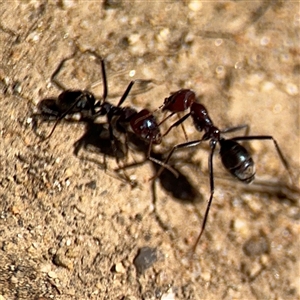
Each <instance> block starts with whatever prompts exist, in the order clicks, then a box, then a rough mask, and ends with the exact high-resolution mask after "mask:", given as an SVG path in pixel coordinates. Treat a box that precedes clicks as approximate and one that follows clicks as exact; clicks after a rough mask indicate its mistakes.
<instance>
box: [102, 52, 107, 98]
mask: <svg viewBox="0 0 300 300" xmlns="http://www.w3.org/2000/svg"><path fill="white" fill-rule="evenodd" d="M101 71H102V80H103V94H102V99H103V102H105V101H106V98H107V95H108V88H107V76H106V70H105V62H104V59H102V58H101Z"/></svg>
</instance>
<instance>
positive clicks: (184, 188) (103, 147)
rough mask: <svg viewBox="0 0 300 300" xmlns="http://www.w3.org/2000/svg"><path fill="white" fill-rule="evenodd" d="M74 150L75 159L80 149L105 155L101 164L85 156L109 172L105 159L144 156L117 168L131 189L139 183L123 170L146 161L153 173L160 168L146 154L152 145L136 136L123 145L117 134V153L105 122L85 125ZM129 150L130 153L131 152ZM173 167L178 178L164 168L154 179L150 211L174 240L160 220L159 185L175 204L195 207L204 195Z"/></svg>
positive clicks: (157, 156) (161, 157) (156, 155)
mask: <svg viewBox="0 0 300 300" xmlns="http://www.w3.org/2000/svg"><path fill="white" fill-rule="evenodd" d="M73 146H74V150H73V154H74V155H75V156H78V155H79V152H80V151H81V149H83V150H86V151H87V152H90V153H95V154H100V155H103V163H102V164H101V163H100V162H99V161H97V160H96V159H92V158H89V157H86V156H84V159H86V160H88V161H89V162H92V163H95V164H97V165H98V166H99V165H101V167H102V169H105V170H107V162H106V157H107V156H108V157H111V158H115V159H116V160H117V161H119V160H121V161H126V159H127V156H128V153H129V152H131V151H132V152H133V153H142V154H144V159H143V160H142V161H141V162H135V163H133V164H129V165H124V166H120V167H119V168H118V169H115V170H114V173H115V174H116V176H117V177H118V178H119V179H120V180H121V181H125V182H126V183H128V184H130V185H131V187H132V188H135V187H136V186H138V183H135V184H134V183H132V181H130V179H129V177H128V176H126V175H125V178H124V177H123V176H122V175H123V174H120V173H121V171H125V169H129V168H136V167H139V166H141V165H143V164H145V163H147V162H150V163H151V166H152V168H153V171H154V174H156V173H157V172H158V170H159V169H160V167H161V166H160V165H159V164H156V163H155V162H153V161H150V160H147V158H146V154H147V152H148V147H149V145H148V144H147V143H146V142H145V141H143V140H141V139H140V138H139V137H137V136H136V135H135V134H134V133H131V132H127V133H126V142H122V141H120V140H119V139H117V138H116V137H115V135H114V146H116V151H113V142H112V140H111V138H110V133H109V130H108V128H107V124H106V123H103V124H102V123H95V122H93V121H91V120H90V121H88V122H86V128H85V132H84V134H83V135H82V136H81V137H80V138H79V139H78V140H77V141H76V142H75V143H74V144H73ZM129 150H130V151H129ZM151 156H152V157H153V158H155V159H156V160H159V161H163V160H164V159H165V155H164V154H162V153H158V152H153V151H152V152H151ZM172 168H173V169H174V170H175V171H176V172H177V173H178V177H177V178H176V177H175V176H174V174H173V173H172V172H171V171H169V170H168V169H164V170H163V171H162V172H161V174H160V175H159V176H158V177H157V178H156V180H151V183H150V184H151V194H152V199H151V201H152V204H153V211H152V212H151V213H152V214H153V215H154V218H155V220H156V222H157V223H158V225H159V226H160V227H161V228H162V229H163V230H164V231H168V232H169V233H171V234H170V236H171V239H174V234H173V232H174V231H175V230H173V229H172V228H171V227H170V226H169V225H167V224H165V222H164V221H163V220H162V218H161V217H160V214H159V211H158V209H157V200H158V199H157V191H156V188H157V183H158V182H159V184H160V186H161V188H162V189H163V191H164V192H165V193H166V194H167V195H170V197H171V198H172V199H173V200H174V201H178V202H180V203H182V204H183V205H185V204H196V203H199V202H202V201H203V196H202V195H201V194H200V193H199V189H198V188H197V187H196V186H194V184H193V183H192V182H191V180H190V179H189V178H188V177H187V176H186V175H185V174H183V173H182V172H181V171H180V170H178V169H176V167H175V166H172Z"/></svg>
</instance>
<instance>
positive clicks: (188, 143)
mask: <svg viewBox="0 0 300 300" xmlns="http://www.w3.org/2000/svg"><path fill="white" fill-rule="evenodd" d="M202 141H203V140H194V141H190V142H186V143H183V144H178V145H176V146H174V147H173V149H172V150H171V152H170V153H169V155H168V157H167V159H166V160H165V161H164V162H163V165H162V167H161V168H160V169H159V170H158V172H157V173H156V175H154V176H152V177H151V178H150V179H149V180H155V179H156V178H158V177H159V176H160V174H161V173H162V171H163V170H164V168H165V167H166V166H167V163H168V162H169V160H170V158H171V156H172V155H173V153H174V152H175V150H177V149H181V148H189V147H195V146H197V145H199V144H200V143H201V142H202Z"/></svg>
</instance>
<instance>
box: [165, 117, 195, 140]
mask: <svg viewBox="0 0 300 300" xmlns="http://www.w3.org/2000/svg"><path fill="white" fill-rule="evenodd" d="M190 115H191V113H188V114H186V115H185V116H183V117H182V118H181V119H179V120H178V121H177V122H175V123H174V124H172V125H171V126H170V127H169V129H168V130H167V131H166V132H165V133H164V134H163V136H165V135H167V134H168V133H169V132H170V131H171V129H172V128H174V127H177V126H178V125H180V124H181V123H183V122H184V121H185V120H186V119H187V118H188V117H189V116H190Z"/></svg>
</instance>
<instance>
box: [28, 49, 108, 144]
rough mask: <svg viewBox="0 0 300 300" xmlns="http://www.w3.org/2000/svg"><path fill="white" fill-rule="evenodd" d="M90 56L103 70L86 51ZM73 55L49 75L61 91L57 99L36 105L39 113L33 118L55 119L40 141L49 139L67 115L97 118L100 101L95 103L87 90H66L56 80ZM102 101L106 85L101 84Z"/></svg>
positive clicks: (104, 96)
mask: <svg viewBox="0 0 300 300" xmlns="http://www.w3.org/2000/svg"><path fill="white" fill-rule="evenodd" d="M86 52H89V53H90V54H92V55H94V56H95V57H96V58H97V59H98V60H100V62H101V66H102V67H101V69H102V70H104V61H103V59H102V58H101V57H100V56H99V55H97V54H96V53H94V52H92V51H90V50H87V51H86ZM74 55H75V53H73V54H72V55H71V56H70V57H67V58H64V59H63V60H62V61H61V62H60V64H59V65H58V67H57V68H56V70H55V71H54V73H53V74H52V75H51V82H52V83H54V84H55V85H56V86H57V87H59V88H60V89H62V90H63V92H61V93H60V94H59V96H58V97H57V98H48V99H43V100H41V101H40V102H39V103H38V104H37V108H38V111H39V113H38V114H35V115H34V117H35V118H36V117H37V116H38V117H42V118H43V119H45V120H46V119H51V118H54V119H56V122H55V124H54V126H53V128H52V130H51V132H50V133H49V134H48V135H47V136H46V137H44V138H43V139H42V140H43V141H45V140H47V139H49V138H50V137H51V136H52V134H53V133H54V130H55V128H56V126H57V125H58V123H59V122H60V121H61V120H62V119H63V118H65V117H66V116H67V115H69V114H75V113H81V115H82V118H83V119H84V118H88V119H89V118H94V117H96V116H97V113H96V108H98V107H100V101H98V102H97V100H96V97H95V96H94V94H93V93H91V92H90V91H88V90H79V89H66V88H65V87H64V86H63V85H62V84H61V83H59V81H58V80H57V79H56V76H57V75H58V73H59V72H60V70H61V69H62V68H63V66H64V64H65V63H66V61H68V60H70V59H72V58H73V57H74ZM103 78H104V79H103V81H106V76H103ZM102 97H103V99H105V98H106V97H107V83H106V82H104V84H103V96H102ZM36 127H37V124H36V120H35V123H34V130H35V131H36Z"/></svg>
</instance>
